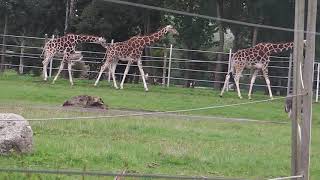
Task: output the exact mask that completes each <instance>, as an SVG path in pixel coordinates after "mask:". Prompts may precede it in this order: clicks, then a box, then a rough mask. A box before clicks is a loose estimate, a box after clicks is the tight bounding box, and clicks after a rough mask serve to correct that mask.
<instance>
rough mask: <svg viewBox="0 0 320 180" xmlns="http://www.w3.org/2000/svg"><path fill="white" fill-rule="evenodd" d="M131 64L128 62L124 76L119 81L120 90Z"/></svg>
mask: <svg viewBox="0 0 320 180" xmlns="http://www.w3.org/2000/svg"><path fill="white" fill-rule="evenodd" d="M131 64H132V61H128V64H127V67H126V70H125V71H124V74H123V77H122V81H121V84H120V89H123V83H124V81H125V80H126V76H127V74H128V72H129V69H130V66H131Z"/></svg>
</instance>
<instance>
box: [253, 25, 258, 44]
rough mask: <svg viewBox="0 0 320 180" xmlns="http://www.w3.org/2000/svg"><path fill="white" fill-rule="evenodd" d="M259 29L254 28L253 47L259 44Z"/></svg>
mask: <svg viewBox="0 0 320 180" xmlns="http://www.w3.org/2000/svg"><path fill="white" fill-rule="evenodd" d="M258 30H259V28H258V27H254V29H253V34H252V46H255V45H256V44H257V39H258Z"/></svg>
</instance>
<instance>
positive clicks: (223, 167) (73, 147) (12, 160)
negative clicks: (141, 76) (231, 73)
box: [0, 73, 320, 180]
mask: <svg viewBox="0 0 320 180" xmlns="http://www.w3.org/2000/svg"><path fill="white" fill-rule="evenodd" d="M75 82H76V84H75V86H74V87H70V86H69V84H68V81H66V80H59V81H57V83H56V84H55V85H51V84H49V83H43V82H42V81H41V80H40V78H39V77H31V76H17V75H14V74H13V73H6V74H4V75H2V76H0V92H1V93H0V112H14V113H18V114H21V115H23V116H24V117H26V118H41V117H73V116H93V115H109V114H114V113H115V112H113V111H111V112H96V111H77V110H73V109H71V110H70V109H69V110H65V109H60V108H52V107H56V106H58V105H59V106H60V105H61V104H62V103H63V101H64V100H65V99H67V98H69V97H71V96H74V95H80V94H89V95H96V96H101V97H102V98H103V99H104V101H105V102H106V103H107V104H108V105H109V107H110V108H111V109H117V108H123V109H132V110H161V111H163V110H176V109H189V108H197V107H205V106H215V105H223V104H230V103H242V102H248V101H249V100H246V99H243V100H240V99H238V98H237V97H236V95H235V93H233V92H230V93H227V94H226V95H225V97H223V98H220V97H218V92H216V91H212V90H204V89H183V88H175V87H170V88H162V87H156V86H152V87H150V92H148V93H145V92H143V86H142V85H141V84H140V85H128V84H125V87H124V88H125V89H124V90H115V89H113V88H111V87H109V85H107V84H106V83H105V82H103V83H101V84H100V86H99V87H92V84H93V81H90V82H88V81H85V80H76V81H75ZM243 93H246V92H243ZM253 98H254V100H261V99H267V98H268V96H266V95H262V94H255V95H254V96H253ZM189 113H190V114H194V115H207V116H208V115H210V116H218V117H235V118H249V119H257V120H267V121H289V120H288V118H287V115H286V114H285V113H284V112H283V100H277V101H273V102H268V103H259V104H249V105H244V106H237V107H228V108H221V109H211V110H203V111H194V112H189ZM319 113H320V110H319V105H317V104H315V106H314V113H313V115H314V118H313V137H314V138H313V140H312V159H311V178H312V179H314V180H316V179H319V178H320V162H319V161H317V160H318V159H319V158H320V139H319V138H317V137H319V136H320V133H319V130H320V128H319ZM31 124H32V129H33V131H34V152H33V153H32V154H28V155H13V156H8V157H0V166H1V167H28V168H35V169H38V168H39V169H45V168H49V169H55V168H62V169H69V168H71V169H80V170H81V169H83V168H86V169H87V170H100V171H115V172H119V171H122V170H123V169H128V171H129V172H135V173H160V174H175V175H203V176H224V177H243V178H257V179H263V178H268V177H278V176H287V175H289V174H290V158H291V157H290V156H291V155H290V154H291V153H290V151H291V150H290V149H291V146H290V143H291V137H290V136H291V126H290V124H289V123H288V124H261V123H238V122H232V123H227V122H223V121H212V120H198V119H194V120H184V119H183V118H178V117H176V118H174V117H163V116H145V117H122V118H113V119H101V120H86V121H84V120H82V121H49V122H31ZM0 177H1V179H81V178H80V177H78V176H62V175H59V176H54V175H28V174H27V175H21V174H15V173H3V174H1V175H0ZM85 179H97V177H91V178H90V177H86V178H85ZM101 179H106V178H101ZM107 179H108V178H107ZM111 179H112V178H111Z"/></svg>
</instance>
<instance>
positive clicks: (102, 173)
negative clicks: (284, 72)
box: [0, 93, 305, 180]
mask: <svg viewBox="0 0 320 180" xmlns="http://www.w3.org/2000/svg"><path fill="white" fill-rule="evenodd" d="M304 95H305V93H303V94H295V95H290V97H296V96H304ZM284 98H286V97H277V98H274V99H264V100H255V101H249V102H243V103H234V104H227V105H214V106H207V107H200V108H193V109H181V110H171V111H162V112H147V113H138V114H122V115H113V116H91V117H81V116H80V117H67V118H55V117H51V118H37V119H26V120H28V121H53V120H58V121H60V120H63V121H68V120H90V121H91V120H92V119H102V118H103V120H108V119H110V118H115V117H131V116H146V115H157V114H170V113H182V112H190V111H200V110H207V109H217V108H227V107H235V106H240V105H248V104H257V103H267V102H271V101H276V100H280V99H284ZM1 121H8V120H1ZM10 121H21V119H19V120H18V119H17V120H15V119H10ZM252 122H258V121H252ZM270 123H273V122H270ZM0 172H6V173H26V174H28V173H30V174H54V175H69V176H70V175H76V176H83V177H84V176H96V177H98V176H102V177H114V176H118V177H131V178H153V179H195V180H198V179H199V180H200V179H208V180H242V178H225V177H207V176H182V175H181V176H178V175H165V174H138V173H126V172H122V173H116V172H107V171H89V170H74V169H57V170H55V169H27V168H26V169H22V168H0ZM301 177H303V175H295V176H286V177H277V178H271V179H270V178H265V179H266V180H290V179H296V178H301Z"/></svg>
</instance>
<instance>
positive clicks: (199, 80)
mask: <svg viewBox="0 0 320 180" xmlns="http://www.w3.org/2000/svg"><path fill="white" fill-rule="evenodd" d="M0 55H1V54H0ZM0 65H5V66H10V67H20V65H18V64H8V63H5V64H0ZM120 65H126V64H120ZM133 66H137V65H133ZM23 67H25V68H36V69H42V66H30V65H23ZM144 67H148V66H144ZM150 67H151V66H150ZM58 69H59V68H58V67H56V68H54V67H53V68H52V70H58ZM159 69H162V68H160V67H159ZM172 69H175V68H172ZM62 70H64V71H67V70H68V69H65V68H63V69H62ZM71 71H72V72H83V70H76V69H72V70H71ZM86 72H88V73H96V74H98V73H99V71H92V70H87V71H86ZM107 73H108V72H104V74H107ZM222 73H224V74H226V73H225V72H222ZM115 74H116V75H121V76H122V75H123V73H115ZM127 75H128V76H138V77H141V75H140V74H131V73H128V74H127ZM245 75H246V76H250V74H245ZM149 77H152V78H158V79H162V78H163V76H156V75H149ZM259 77H261V76H259ZM164 78H165V79H168V77H167V76H165V77H164ZM170 79H172V80H183V81H195V82H207V83H221V84H223V83H224V81H215V80H204V79H202V80H201V79H194V78H179V77H173V76H171V77H170ZM239 84H240V85H245V86H250V84H247V83H239ZM254 86H257V87H266V85H265V84H254ZM270 87H273V88H282V89H287V87H286V86H276V85H271V86H270Z"/></svg>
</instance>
